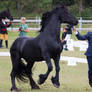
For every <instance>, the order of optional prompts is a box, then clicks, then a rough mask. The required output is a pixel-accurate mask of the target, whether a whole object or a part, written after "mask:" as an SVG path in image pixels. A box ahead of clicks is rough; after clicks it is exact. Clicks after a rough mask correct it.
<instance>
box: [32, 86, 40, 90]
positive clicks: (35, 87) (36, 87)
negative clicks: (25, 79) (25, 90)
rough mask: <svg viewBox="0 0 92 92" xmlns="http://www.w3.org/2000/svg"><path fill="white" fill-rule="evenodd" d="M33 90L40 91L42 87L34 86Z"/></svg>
mask: <svg viewBox="0 0 92 92" xmlns="http://www.w3.org/2000/svg"><path fill="white" fill-rule="evenodd" d="M32 89H34V90H35V89H40V87H39V86H34V87H32Z"/></svg>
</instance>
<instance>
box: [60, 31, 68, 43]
mask: <svg viewBox="0 0 92 92" xmlns="http://www.w3.org/2000/svg"><path fill="white" fill-rule="evenodd" d="M66 35H67V32H63V33H62V40H61V42H62V43H63V42H64V41H65V37H66Z"/></svg>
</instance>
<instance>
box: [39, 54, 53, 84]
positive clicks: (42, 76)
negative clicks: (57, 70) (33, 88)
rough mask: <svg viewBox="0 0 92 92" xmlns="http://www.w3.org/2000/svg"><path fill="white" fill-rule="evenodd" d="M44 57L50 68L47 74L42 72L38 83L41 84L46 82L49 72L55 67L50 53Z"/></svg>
mask: <svg viewBox="0 0 92 92" xmlns="http://www.w3.org/2000/svg"><path fill="white" fill-rule="evenodd" d="M44 59H45V60H46V64H47V67H48V70H47V72H46V74H40V75H39V80H38V84H40V85H41V84H43V83H44V82H45V80H46V79H47V77H48V75H49V73H50V72H51V71H52V69H53V67H52V63H51V59H50V57H49V55H44Z"/></svg>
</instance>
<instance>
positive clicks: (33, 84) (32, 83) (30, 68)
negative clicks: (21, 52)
mask: <svg viewBox="0 0 92 92" xmlns="http://www.w3.org/2000/svg"><path fill="white" fill-rule="evenodd" d="M33 65H34V62H30V63H28V64H27V70H26V73H27V75H28V78H29V80H30V85H31V88H32V89H40V88H39V86H38V85H37V84H36V83H35V81H34V80H33V78H32V67H33Z"/></svg>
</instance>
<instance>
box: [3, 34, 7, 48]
mask: <svg viewBox="0 0 92 92" xmlns="http://www.w3.org/2000/svg"><path fill="white" fill-rule="evenodd" d="M4 36H5V45H6V48H8V36H7V34H5V35H4Z"/></svg>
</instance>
